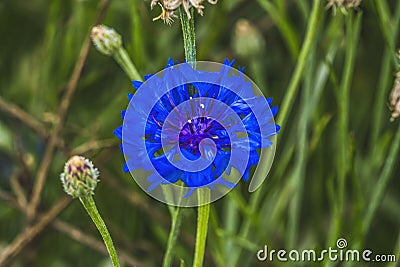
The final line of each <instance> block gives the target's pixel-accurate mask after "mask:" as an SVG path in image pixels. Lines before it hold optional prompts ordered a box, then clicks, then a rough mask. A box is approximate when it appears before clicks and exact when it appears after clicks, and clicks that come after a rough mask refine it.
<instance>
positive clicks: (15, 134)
mask: <svg viewBox="0 0 400 267" xmlns="http://www.w3.org/2000/svg"><path fill="white" fill-rule="evenodd" d="M316 2H318V1H316ZM313 3H314V1H307V0H304V1H291V0H287V1H281V0H258V1H256V0H220V1H219V2H218V4H216V5H210V4H208V3H206V4H205V14H204V16H203V17H200V16H198V15H196V16H195V19H196V22H195V23H196V33H197V48H198V55H197V56H198V60H209V61H216V62H222V61H223V60H224V59H225V58H230V59H234V58H235V59H236V63H235V65H236V66H237V67H241V66H246V70H245V73H246V74H247V75H248V76H249V77H251V78H252V79H253V80H254V81H255V82H256V83H257V84H258V85H259V87H260V88H261V90H262V91H263V92H264V93H265V95H266V96H270V97H273V99H274V103H275V104H277V105H279V106H280V107H281V106H282V102H283V101H284V100H285V99H287V98H288V94H287V92H288V87H289V84H292V83H293V80H292V78H293V73H294V70H295V68H296V64H297V63H298V62H299V55H301V51H303V50H302V45H303V40H304V38H305V35H306V32H307V25H308V24H309V19H310V14H311V10H312V5H313ZM327 3H328V1H320V3H319V4H318V23H317V24H316V28H315V29H316V32H315V38H313V40H312V43H311V46H310V52H309V53H308V54H307V57H306V58H304V61H305V65H304V68H301V70H302V71H301V73H300V74H301V76H300V77H301V80H300V82H299V84H298V86H295V92H297V93H296V94H295V97H294V98H293V99H294V101H293V103H290V108H291V112H290V113H289V114H288V117H287V118H285V119H286V120H284V121H283V124H281V121H280V118H279V115H278V121H277V122H278V124H281V126H282V132H281V134H280V135H279V138H278V145H277V154H276V157H275V161H274V164H273V166H272V169H271V172H270V174H269V178H268V180H267V181H266V182H265V183H264V184H263V185H262V187H261V188H260V189H259V190H258V191H257V192H256V193H253V194H250V193H248V192H247V186H248V184H246V183H244V182H243V183H241V184H240V185H239V186H238V187H237V188H236V189H235V190H233V191H232V192H231V193H230V194H229V195H228V196H226V197H224V198H223V199H221V200H219V201H217V202H215V203H213V204H212V213H211V221H210V225H209V235H208V239H207V247H206V259H205V266H229V267H230V266H286V265H288V263H284V262H279V261H274V262H260V261H258V260H257V257H256V253H257V251H258V250H260V249H262V248H263V247H264V245H268V247H269V248H270V249H276V250H278V249H281V248H284V249H287V250H290V249H299V250H301V249H312V248H314V249H316V250H317V251H320V250H322V249H327V248H328V247H329V246H331V247H336V240H337V239H338V238H345V239H346V240H347V242H348V248H354V249H356V248H360V249H361V248H362V249H363V248H368V249H371V250H372V251H374V253H376V254H396V255H397V258H399V257H400V255H399V253H400V231H399V230H400V227H399V226H400V194H399V193H400V191H399V190H400V181H399V177H400V167H399V155H398V154H399V153H398V149H399V143H400V131H399V121H398V120H397V121H394V122H390V121H389V119H390V113H391V112H390V110H389V108H388V102H389V95H390V91H391V88H392V86H393V82H394V78H395V74H396V72H397V71H398V60H397V58H396V49H397V48H398V45H399V42H398V32H399V22H400V1H396V0H369V1H368V0H365V1H362V3H361V5H360V6H359V7H358V8H356V9H352V8H348V9H347V10H344V9H340V8H338V9H336V12H335V11H334V10H333V9H332V8H331V9H327V8H325V6H326V5H327ZM99 5H101V3H100V1H95V0H70V1H63V0H52V1H45V0H31V1H22V0H13V1H12V0H0V36H1V41H0V48H1V49H0V252H2V251H3V252H4V250H5V249H6V248H8V249H9V248H10V247H9V245H10V244H11V245H15V244H16V241H18V238H21V239H24V237H25V238H26V235H27V234H28V236H30V237H32V240H30V239H29V240H25V241H24V243H23V245H21V246H20V247H19V248H18V250H16V251H18V253H16V255H13V257H12V258H10V262H8V263H7V265H5V266H55V267H63V266H75V267H79V266H109V264H110V263H109V262H108V256H107V255H106V254H105V250H104V247H103V246H102V243H101V239H100V237H99V235H98V232H97V230H96V228H95V227H94V225H93V223H92V221H91V220H90V219H89V217H88V216H87V214H86V213H85V212H84V209H83V207H82V206H81V205H80V203H79V201H77V200H74V201H72V202H71V204H70V205H69V206H68V207H66V208H63V209H62V211H60V213H59V214H58V216H56V218H52V219H51V220H50V221H49V222H48V223H46V224H45V225H44V227H43V229H40V231H38V232H37V233H35V234H32V233H29V231H27V230H26V229H28V230H29V228H26V227H28V226H29V225H33V226H35V225H36V224H37V223H40V221H41V219H42V216H43V215H42V214H46V212H48V211H49V210H50V209H52V207H54V205H56V203H58V202H59V201H60V199H62V198H63V197H64V196H65V193H64V192H63V190H62V187H61V183H60V180H59V174H60V172H61V171H62V169H63V164H64V163H65V161H66V160H67V159H68V158H69V156H71V155H72V154H75V153H79V154H82V155H84V156H85V157H88V158H90V159H91V160H92V161H93V162H94V164H95V166H97V167H98V168H99V170H100V173H101V176H100V179H101V183H99V185H98V187H97V189H96V194H95V200H96V203H97V205H98V208H99V210H100V213H101V214H102V216H103V218H104V220H105V221H106V223H107V225H108V226H109V229H110V232H111V235H112V236H113V239H114V243H115V244H116V246H117V249H118V251H120V254H121V255H120V256H121V259H122V261H123V262H124V264H125V265H126V266H132V265H133V264H137V266H160V265H161V263H162V257H163V253H164V251H165V246H166V242H167V238H168V233H169V227H170V215H169V212H168V208H167V206H166V205H164V204H162V203H159V202H157V201H155V200H153V199H152V198H150V197H148V196H147V195H146V194H145V193H144V192H142V190H141V189H140V188H138V186H137V185H136V184H135V182H134V181H133V179H132V178H131V176H130V175H129V174H127V173H123V172H122V166H123V160H124V159H123V156H122V155H121V153H120V151H119V147H118V140H117V138H116V137H115V136H114V135H113V134H112V132H113V130H114V129H115V128H116V127H117V126H119V125H120V124H121V115H120V113H121V111H122V110H123V109H124V108H125V106H126V105H127V103H128V101H127V99H126V95H127V93H129V92H131V91H132V88H131V83H130V80H129V79H128V77H127V76H126V75H125V74H124V72H123V71H122V70H121V69H120V67H119V66H118V65H117V64H116V63H115V61H113V60H112V58H109V57H106V56H103V55H101V54H100V53H99V52H97V51H96V50H95V49H93V48H92V49H91V50H90V51H89V54H88V57H87V60H86V61H85V62H84V65H83V69H82V72H81V75H79V81H78V83H77V87H76V91H75V92H74V94H73V95H72V96H71V102H70V105H69V106H68V109H67V113H66V116H65V120H64V119H61V121H60V117H59V110H60V103H61V102H62V100H63V99H65V97H66V95H65V93H66V92H67V91H68V88H69V87H71V76H72V74H73V72H74V68H75V66H76V64H77V62H78V58H79V54H80V51H81V48H82V46H83V44H84V42H85V40H87V38H88V35H89V33H90V28H91V26H93V23H94V21H95V19H96V17H97V14H98V12H99ZM149 5H150V3H149V1H142V0H111V1H110V4H109V6H108V7H107V9H106V10H105V16H104V19H103V20H102V23H104V24H106V25H109V26H111V27H113V28H115V29H116V30H117V31H118V32H119V33H120V34H121V35H122V36H123V41H124V46H125V47H126V48H127V50H128V52H129V54H130V55H131V57H132V60H133V62H134V64H135V65H136V67H137V69H138V70H139V72H140V73H141V74H142V75H144V74H147V73H154V72H157V71H159V70H161V69H162V68H163V67H164V66H165V65H166V64H167V60H168V58H170V57H172V58H173V59H175V60H179V61H183V60H184V54H183V41H182V33H181V27H180V23H179V19H176V21H175V22H174V23H173V24H172V26H171V27H169V26H166V25H164V24H163V23H162V22H161V21H156V22H152V18H153V17H156V16H158V15H159V12H160V9H159V7H156V8H155V9H154V10H153V11H151V10H150V8H149ZM300 57H301V56H300ZM291 81H292V82H291ZM60 122H61V124H59V123H60ZM57 125H60V126H61V128H60V129H59V130H60V131H59V133H60V134H59V135H58V134H57V136H58V138H57V139H56V140H55V144H56V145H55V151H54V153H51V158H50V165H49V170H48V173H46V175H45V177H47V179H46V180H45V185H44V188H43V191H42V194H41V200H40V203H39V206H38V211H39V215H38V216H37V217H36V218H35V219H34V220H30V221H29V220H27V216H26V206H27V205H28V204H29V202H30V199H31V195H32V190H33V186H34V184H35V181H36V179H37V177H38V172H39V170H40V169H41V168H43V166H41V165H43V157H44V155H45V153H46V147H47V148H48V144H49V136H51V135H52V133H54V129H56V130H57ZM183 213H184V218H183V221H182V227H181V234H180V236H179V240H178V244H177V247H176V248H175V249H174V251H175V263H174V266H178V265H179V259H183V260H184V261H185V263H186V264H187V266H190V265H191V261H192V257H193V251H194V240H195V225H196V210H195V209H185V210H184V211H183ZM26 241H29V242H26ZM0 259H1V254H0ZM339 265H340V266H372V264H371V263H363V262H355V263H351V262H348V263H344V262H342V263H338V262H336V263H330V262H329V261H324V262H314V263H297V265H296V266H339ZM379 266H397V265H396V263H380V264H379Z"/></svg>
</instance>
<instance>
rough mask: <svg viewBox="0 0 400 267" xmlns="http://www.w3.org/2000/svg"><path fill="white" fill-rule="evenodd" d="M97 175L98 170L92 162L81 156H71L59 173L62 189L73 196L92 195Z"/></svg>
mask: <svg viewBox="0 0 400 267" xmlns="http://www.w3.org/2000/svg"><path fill="white" fill-rule="evenodd" d="M98 177H99V171H98V170H97V169H96V168H95V167H94V166H93V163H92V162H91V161H90V160H88V159H86V158H84V157H82V156H73V157H71V158H70V159H69V160H68V161H67V163H65V166H64V172H63V173H61V175H60V178H61V182H62V184H63V188H64V191H65V192H66V193H67V194H68V195H70V196H72V197H74V198H77V197H85V196H89V195H93V194H94V189H95V188H96V185H97V183H98V182H99V180H98V179H97V178H98Z"/></svg>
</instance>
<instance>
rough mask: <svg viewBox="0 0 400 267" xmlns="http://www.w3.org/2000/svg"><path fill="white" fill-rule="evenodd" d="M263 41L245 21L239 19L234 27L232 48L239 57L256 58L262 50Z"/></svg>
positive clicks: (259, 34)
mask: <svg viewBox="0 0 400 267" xmlns="http://www.w3.org/2000/svg"><path fill="white" fill-rule="evenodd" d="M264 45H265V41H264V38H263V36H262V34H261V33H260V31H259V30H258V29H257V28H256V27H255V26H254V25H253V24H251V22H250V21H248V20H246V19H239V20H238V22H237V23H236V26H235V33H234V37H233V47H234V49H235V52H236V53H237V54H238V55H239V56H243V57H248V56H256V55H259V53H260V52H261V51H262V49H263V48H264Z"/></svg>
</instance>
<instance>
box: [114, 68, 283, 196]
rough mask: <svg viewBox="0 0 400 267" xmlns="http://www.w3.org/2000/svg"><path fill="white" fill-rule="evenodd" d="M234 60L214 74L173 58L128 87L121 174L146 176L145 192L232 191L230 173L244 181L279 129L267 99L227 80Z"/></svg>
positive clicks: (120, 131) (237, 79) (238, 79)
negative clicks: (161, 188)
mask: <svg viewBox="0 0 400 267" xmlns="http://www.w3.org/2000/svg"><path fill="white" fill-rule="evenodd" d="M232 65H233V61H232V62H229V61H225V62H224V65H222V67H221V69H220V70H219V71H199V70H196V69H194V68H192V67H191V65H190V64H188V63H184V64H179V65H175V64H174V63H173V61H172V60H170V61H169V64H168V65H167V67H166V68H165V69H164V71H163V74H162V76H159V75H148V76H145V80H146V81H145V82H144V83H143V82H140V81H133V86H134V87H135V89H137V92H136V94H135V95H132V94H129V95H128V98H129V100H130V104H129V105H128V108H127V110H126V111H123V112H122V119H123V121H124V122H123V125H121V126H120V127H118V128H117V129H116V130H115V131H114V133H115V134H116V135H117V137H118V138H119V139H121V141H122V144H121V149H122V153H123V154H124V155H125V158H126V163H125V165H124V171H125V172H132V171H136V170H139V169H140V170H144V171H150V173H148V172H147V175H148V177H147V182H148V184H149V187H148V189H147V190H148V191H151V190H153V189H154V188H156V187H157V186H158V185H160V184H169V183H176V182H178V181H182V182H183V183H184V184H185V186H187V187H190V188H192V190H190V191H189V193H188V194H189V195H190V194H191V192H192V191H193V190H194V189H195V188H199V187H204V186H207V187H209V188H214V186H215V185H216V184H221V185H225V186H228V187H234V186H235V183H233V182H231V181H228V180H227V179H226V178H224V177H223V174H224V173H225V174H226V175H228V176H229V175H230V173H231V169H232V168H235V169H236V170H238V171H239V173H240V175H241V176H242V177H243V179H244V180H245V181H247V180H248V179H249V173H250V168H251V167H252V166H254V165H256V164H257V163H258V161H259V159H260V156H259V153H260V150H261V149H262V148H266V147H269V146H271V145H272V142H271V141H270V138H271V137H272V136H274V135H275V134H276V133H278V131H279V126H278V125H276V124H275V123H274V120H273V117H274V116H275V115H276V113H277V111H278V108H277V107H271V104H272V99H270V98H268V99H266V98H265V97H263V96H259V95H255V94H254V93H253V90H252V84H251V83H250V82H248V81H246V80H245V79H244V76H243V75H242V74H241V75H232V73H230V70H231V69H232V68H231V66H232Z"/></svg>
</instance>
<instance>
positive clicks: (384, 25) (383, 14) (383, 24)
mask: <svg viewBox="0 0 400 267" xmlns="http://www.w3.org/2000/svg"><path fill="white" fill-rule="evenodd" d="M374 3H375V5H376V9H377V12H378V18H379V22H380V23H379V26H380V28H381V30H382V34H383V37H384V38H385V42H386V45H387V46H388V47H389V49H390V50H391V51H395V50H396V48H395V40H396V38H395V37H396V36H397V34H398V33H397V29H396V28H398V24H399V22H398V20H399V18H400V14H399V13H400V5H397V8H396V15H395V20H394V21H393V23H391V22H392V21H390V17H391V16H390V8H389V6H388V3H387V1H386V0H384V1H374ZM396 19H397V20H396ZM391 59H392V63H393V66H395V67H397V62H398V59H397V56H396V54H395V53H393V54H392V56H391Z"/></svg>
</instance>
